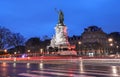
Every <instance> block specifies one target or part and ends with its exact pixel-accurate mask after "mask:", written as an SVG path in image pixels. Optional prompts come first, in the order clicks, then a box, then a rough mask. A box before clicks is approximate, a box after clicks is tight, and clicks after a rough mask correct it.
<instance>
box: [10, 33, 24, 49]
mask: <svg viewBox="0 0 120 77" xmlns="http://www.w3.org/2000/svg"><path fill="white" fill-rule="evenodd" d="M10 38H11V39H10V41H9V43H10V45H11V46H14V47H16V46H20V45H24V40H25V39H24V37H23V36H22V35H21V34H20V33H12V34H11V36H10Z"/></svg>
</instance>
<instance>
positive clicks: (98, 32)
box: [77, 26, 110, 56]
mask: <svg viewBox="0 0 120 77" xmlns="http://www.w3.org/2000/svg"><path fill="white" fill-rule="evenodd" d="M109 48H110V46H109V42H108V36H107V34H106V33H105V32H103V30H102V29H101V28H99V27H97V26H89V27H88V28H85V29H84V32H83V33H82V35H81V40H80V41H79V42H78V44H77V51H78V54H79V55H85V56H102V55H108V54H109V53H110V52H109Z"/></svg>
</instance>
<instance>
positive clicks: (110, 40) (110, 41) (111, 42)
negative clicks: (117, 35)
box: [108, 38, 113, 53]
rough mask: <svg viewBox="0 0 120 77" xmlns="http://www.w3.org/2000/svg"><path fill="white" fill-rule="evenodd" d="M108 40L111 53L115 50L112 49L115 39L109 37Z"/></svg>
mask: <svg viewBox="0 0 120 77" xmlns="http://www.w3.org/2000/svg"><path fill="white" fill-rule="evenodd" d="M108 42H109V46H110V51H109V53H111V52H113V51H112V47H113V39H112V38H108Z"/></svg>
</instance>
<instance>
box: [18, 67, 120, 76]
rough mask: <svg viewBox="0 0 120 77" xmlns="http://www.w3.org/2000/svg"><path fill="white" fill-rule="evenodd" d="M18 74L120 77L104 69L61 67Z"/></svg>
mask: <svg viewBox="0 0 120 77" xmlns="http://www.w3.org/2000/svg"><path fill="white" fill-rule="evenodd" d="M18 75H19V76H20V77H120V74H117V73H114V74H113V73H109V72H108V71H104V70H85V71H82V72H81V71H79V70H78V69H72V70H67V69H60V68H58V69H55V68H49V69H40V70H34V71H31V72H30V73H20V74H18Z"/></svg>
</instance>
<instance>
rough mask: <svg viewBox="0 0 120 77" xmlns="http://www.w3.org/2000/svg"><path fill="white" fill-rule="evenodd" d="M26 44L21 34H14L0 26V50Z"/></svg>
mask: <svg viewBox="0 0 120 77" xmlns="http://www.w3.org/2000/svg"><path fill="white" fill-rule="evenodd" d="M23 44H24V37H23V36H22V35H20V34H19V33H12V32H11V31H10V30H9V29H7V28H5V27H2V26H0V49H6V48H9V47H16V46H18V45H23Z"/></svg>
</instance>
